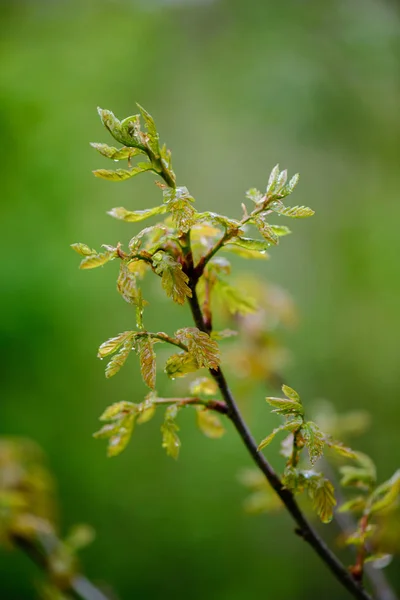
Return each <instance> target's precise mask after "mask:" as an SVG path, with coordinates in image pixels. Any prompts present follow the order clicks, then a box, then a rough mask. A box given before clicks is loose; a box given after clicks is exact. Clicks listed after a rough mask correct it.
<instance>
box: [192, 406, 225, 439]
mask: <svg viewBox="0 0 400 600" xmlns="http://www.w3.org/2000/svg"><path fill="white" fill-rule="evenodd" d="M196 415H197V426H198V428H199V429H200V430H201V431H202V432H203V433H204V435H206V436H207V437H209V438H213V439H216V438H220V437H222V436H223V435H224V433H225V428H224V427H223V425H222V423H221V421H220V419H219V418H218V417H217V415H216V414H215V413H213V412H212V411H211V410H207V409H204V407H202V406H198V407H197V410H196Z"/></svg>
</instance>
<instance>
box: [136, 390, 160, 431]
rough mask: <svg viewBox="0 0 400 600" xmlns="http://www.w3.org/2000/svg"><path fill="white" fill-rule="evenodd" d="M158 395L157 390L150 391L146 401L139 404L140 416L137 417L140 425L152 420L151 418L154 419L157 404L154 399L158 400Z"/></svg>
mask: <svg viewBox="0 0 400 600" xmlns="http://www.w3.org/2000/svg"><path fill="white" fill-rule="evenodd" d="M156 398H157V395H156V393H155V392H150V393H149V394H148V395H147V396H146V398H145V400H144V402H142V403H141V404H139V406H138V417H137V419H136V422H137V423H138V425H142V424H143V423H147V422H148V421H150V419H152V418H153V417H154V415H155V412H156V408H157V407H156V405H155V403H154V401H155V400H156Z"/></svg>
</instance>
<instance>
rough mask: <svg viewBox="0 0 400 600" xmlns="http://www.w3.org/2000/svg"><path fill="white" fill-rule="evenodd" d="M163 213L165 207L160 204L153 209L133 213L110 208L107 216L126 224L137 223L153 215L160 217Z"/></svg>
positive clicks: (123, 209) (122, 209) (121, 207)
mask: <svg viewBox="0 0 400 600" xmlns="http://www.w3.org/2000/svg"><path fill="white" fill-rule="evenodd" d="M165 212H166V206H165V205H164V204H162V205H161V206H155V207H154V208H147V209H146V210H135V211H132V210H126V208H124V207H123V206H118V207H117V208H112V209H111V210H110V211H108V213H107V214H108V215H110V216H111V217H114V219H120V220H121V221H125V222H126V223H139V221H144V220H145V219H149V218H150V217H154V216H155V215H162V214H164V213H165Z"/></svg>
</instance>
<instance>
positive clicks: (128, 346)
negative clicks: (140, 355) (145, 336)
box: [106, 336, 133, 379]
mask: <svg viewBox="0 0 400 600" xmlns="http://www.w3.org/2000/svg"><path fill="white" fill-rule="evenodd" d="M132 341H133V336H132V337H130V338H128V339H127V340H126V341H125V342H124V344H123V346H122V348H121V350H120V351H119V352H118V353H117V354H115V355H114V356H113V357H112V359H111V360H110V362H109V363H108V365H107V366H106V377H107V379H109V378H110V377H113V376H114V375H116V374H117V373H118V371H120V369H121V368H122V367H123V366H124V364H125V362H126V360H127V358H128V356H129V354H130V352H131V350H132Z"/></svg>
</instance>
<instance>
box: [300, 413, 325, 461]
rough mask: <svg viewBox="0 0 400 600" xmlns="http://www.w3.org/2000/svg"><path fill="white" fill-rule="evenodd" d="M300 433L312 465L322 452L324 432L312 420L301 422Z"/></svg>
mask: <svg viewBox="0 0 400 600" xmlns="http://www.w3.org/2000/svg"><path fill="white" fill-rule="evenodd" d="M301 434H302V436H303V438H304V441H305V444H306V446H307V449H308V454H309V457H310V462H311V464H312V465H313V464H314V463H315V462H316V461H317V460H318V459H319V458H320V457H321V456H322V454H323V452H324V445H325V440H324V434H323V433H322V431H321V430H320V428H319V427H318V425H317V424H316V423H313V422H312V421H308V422H307V423H304V424H303V426H302V428H301Z"/></svg>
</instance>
